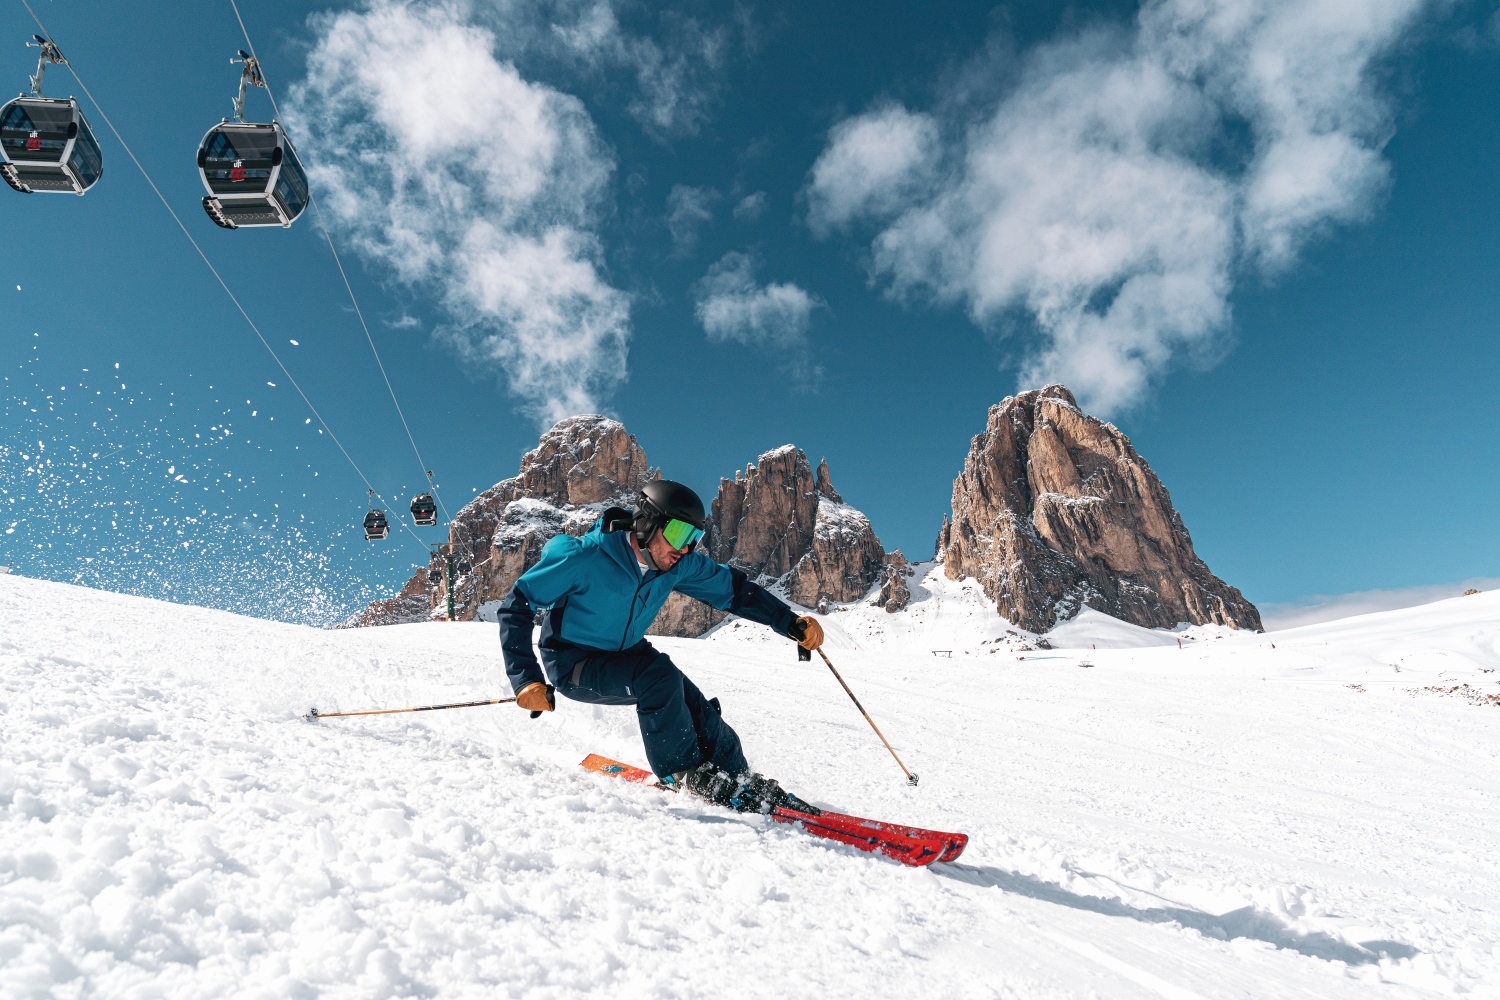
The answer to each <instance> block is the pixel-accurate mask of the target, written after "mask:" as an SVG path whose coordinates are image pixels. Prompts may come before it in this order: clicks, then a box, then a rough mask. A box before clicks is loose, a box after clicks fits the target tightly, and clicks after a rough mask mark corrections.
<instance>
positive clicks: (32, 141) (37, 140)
mask: <svg viewBox="0 0 1500 1000" xmlns="http://www.w3.org/2000/svg"><path fill="white" fill-rule="evenodd" d="M26 148H27V149H41V148H42V137H41V136H39V135H37V134H36V133H35V132H33V133H31V134H30V135H29V136H27V137H26Z"/></svg>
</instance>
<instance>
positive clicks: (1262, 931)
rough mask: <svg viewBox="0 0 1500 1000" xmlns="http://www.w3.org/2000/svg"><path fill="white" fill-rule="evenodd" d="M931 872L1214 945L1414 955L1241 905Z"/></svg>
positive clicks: (1014, 875)
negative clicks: (1305, 930) (1154, 902)
mask: <svg viewBox="0 0 1500 1000" xmlns="http://www.w3.org/2000/svg"><path fill="white" fill-rule="evenodd" d="M931 870H932V872H933V873H934V874H936V875H942V876H944V877H945V878H951V879H954V880H956V881H959V882H965V883H967V884H969V885H976V886H980V887H982V888H995V889H1003V890H1004V891H1006V892H1013V893H1015V894H1016V895H1018V896H1029V897H1030V898H1032V899H1039V900H1041V901H1042V902H1045V903H1056V904H1057V905H1059V906H1070V907H1072V908H1073V909H1075V910H1088V911H1090V912H1092V913H1102V914H1104V915H1105V916H1107V917H1129V918H1130V919H1132V920H1139V921H1141V922H1142V923H1148V924H1167V923H1175V924H1180V925H1182V926H1183V927H1190V928H1192V929H1193V930H1195V931H1197V932H1198V933H1200V934H1202V935H1203V936H1204V937H1210V938H1216V939H1218V940H1220V941H1232V940H1234V939H1236V938H1249V939H1251V940H1255V941H1264V942H1266V943H1267V944H1270V945H1274V946H1275V947H1277V948H1285V949H1288V950H1289V951H1295V952H1299V953H1301V954H1303V955H1308V956H1311V957H1312V958H1322V959H1326V960H1328V961H1330V962H1343V963H1344V964H1346V965H1373V964H1375V963H1376V962H1379V961H1380V960H1381V959H1382V958H1397V959H1399V958H1411V957H1413V956H1414V955H1416V954H1418V951H1417V949H1416V948H1413V947H1412V946H1411V945H1409V944H1402V943H1401V942H1399V941H1366V942H1365V943H1364V944H1363V945H1357V944H1350V943H1349V942H1347V941H1345V940H1343V939H1342V938H1337V937H1334V936H1333V935H1331V934H1325V933H1323V932H1321V931H1319V932H1315V933H1312V934H1299V933H1297V932H1296V931H1295V930H1293V929H1292V928H1290V927H1288V926H1286V924H1284V923H1282V922H1281V921H1279V920H1277V919H1275V918H1274V917H1272V916H1270V915H1269V914H1267V913H1265V912H1263V911H1259V910H1257V909H1256V908H1255V907H1253V906H1243V907H1241V908H1239V909H1238V910H1230V911H1229V912H1228V913H1220V914H1217V915H1215V914H1212V913H1206V912H1204V911H1203V910H1195V909H1192V908H1190V907H1185V906H1152V907H1138V906H1130V905H1129V904H1127V903H1125V902H1124V901H1123V900H1121V899H1119V898H1117V897H1111V898H1108V899H1105V898H1101V897H1099V896H1084V895H1080V894H1078V893H1076V892H1070V891H1069V890H1067V889H1065V888H1063V887H1062V886H1061V885H1058V884H1057V883H1056V882H1045V881H1043V880H1042V879H1039V878H1036V877H1035V876H1033V875H1023V874H1021V873H1020V872H1009V871H1005V870H1003V869H1000V868H991V867H988V866H977V865H964V864H958V863H950V864H935V865H932V866H931Z"/></svg>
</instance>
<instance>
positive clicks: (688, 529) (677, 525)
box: [661, 517, 703, 551]
mask: <svg viewBox="0 0 1500 1000" xmlns="http://www.w3.org/2000/svg"><path fill="white" fill-rule="evenodd" d="M661 537H663V538H665V539H666V540H667V544H668V545H670V546H672V548H674V549H678V550H679V551H680V550H682V549H686V548H689V547H690V546H692V545H693V543H695V542H697V541H698V539H700V538H702V537H703V529H702V528H695V527H693V526H692V525H691V524H688V523H687V522H686V521H679V520H677V518H675V517H674V518H672V520H670V521H668V522H667V523H666V524H665V525H663V526H662V529H661Z"/></svg>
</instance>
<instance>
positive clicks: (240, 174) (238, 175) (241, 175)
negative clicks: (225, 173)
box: [229, 160, 245, 181]
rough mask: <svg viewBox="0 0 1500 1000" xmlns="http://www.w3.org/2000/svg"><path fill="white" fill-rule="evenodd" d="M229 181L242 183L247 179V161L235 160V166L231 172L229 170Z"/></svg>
mask: <svg viewBox="0 0 1500 1000" xmlns="http://www.w3.org/2000/svg"><path fill="white" fill-rule="evenodd" d="M229 179H230V180H232V181H242V180H244V179H245V161H244V160H235V161H234V166H233V167H231V168H230V170H229Z"/></svg>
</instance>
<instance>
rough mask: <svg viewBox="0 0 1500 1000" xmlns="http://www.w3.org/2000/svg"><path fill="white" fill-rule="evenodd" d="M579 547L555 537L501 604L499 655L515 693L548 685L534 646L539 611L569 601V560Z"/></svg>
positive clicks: (571, 577) (573, 573) (571, 580)
mask: <svg viewBox="0 0 1500 1000" xmlns="http://www.w3.org/2000/svg"><path fill="white" fill-rule="evenodd" d="M578 545H579V543H578V539H576V538H574V537H572V536H571V535H554V536H553V537H552V538H551V539H549V540H548V542H547V544H546V545H545V546H543V548H542V557H541V558H540V559H539V560H537V563H536V565H535V566H533V567H531V568H530V569H529V570H527V571H526V572H525V573H522V574H521V578H520V579H519V580H517V581H516V584H515V586H513V587H511V588H510V594H509V595H508V596H507V597H506V598H505V603H504V604H502V605H500V615H499V617H500V654H501V656H502V657H504V659H505V676H506V677H507V678H508V679H509V680H510V687H511V690H512V691H515V692H519V691H520V690H521V689H522V688H524V687H525V686H526V685H528V684H532V683H535V682H537V681H541V682H543V683H546V680H547V677H546V675H545V674H544V673H542V666H541V664H540V663H538V662H537V659H536V653H535V652H534V651H533V650H532V646H531V637H532V634H533V632H534V630H535V627H536V612H537V611H538V610H546V609H548V608H554V607H556V606H557V605H559V604H561V603H563V602H564V601H566V600H567V599H568V594H569V593H571V592H572V590H573V586H574V582H575V581H574V578H575V576H576V574H577V569H576V566H575V567H570V566H569V565H568V559H567V557H568V556H569V555H572V554H573V553H574V552H575V551H576V550H577V549H578Z"/></svg>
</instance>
